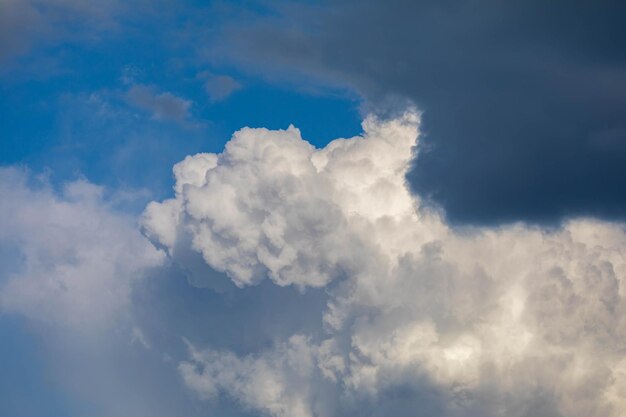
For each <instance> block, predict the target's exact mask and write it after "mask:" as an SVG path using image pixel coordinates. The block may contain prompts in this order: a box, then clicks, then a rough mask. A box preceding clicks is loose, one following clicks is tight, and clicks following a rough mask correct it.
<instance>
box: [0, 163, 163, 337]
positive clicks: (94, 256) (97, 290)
mask: <svg viewBox="0 0 626 417" xmlns="http://www.w3.org/2000/svg"><path fill="white" fill-rule="evenodd" d="M102 193H103V190H102V189H101V188H100V187H97V186H95V185H93V184H91V183H89V182H87V181H82V180H79V181H75V182H71V183H68V184H66V185H65V186H64V188H63V190H62V192H61V193H60V194H58V193H56V192H54V191H53V190H52V189H51V188H50V186H49V185H46V184H45V182H44V183H38V182H37V180H36V179H34V178H31V176H30V175H28V174H27V173H26V172H24V171H22V170H19V169H15V168H2V169H0V194H1V195H2V199H1V201H0V219H1V220H0V248H1V249H2V251H1V256H2V264H3V267H2V277H1V279H0V311H2V312H5V313H6V312H11V313H20V314H22V315H24V316H26V317H29V318H31V319H34V320H35V321H41V322H46V323H49V324H53V325H62V326H71V327H76V326H78V327H81V328H82V327H84V328H86V329H87V330H90V329H91V328H94V327H95V328H97V329H98V330H102V328H107V327H108V326H109V325H110V324H111V323H113V322H114V321H115V320H116V319H118V318H120V317H124V315H125V314H126V312H127V310H128V308H129V305H130V301H131V300H130V298H131V297H130V296H131V290H132V286H133V285H134V283H136V282H137V281H138V280H140V279H141V278H142V277H145V276H146V273H147V272H148V271H150V269H151V268H154V267H157V266H159V265H161V264H162V262H163V260H164V257H163V253H162V252H159V251H157V250H156V249H155V248H154V247H152V246H151V245H150V244H149V243H148V242H147V241H146V240H145V239H144V238H143V236H141V234H140V233H139V232H138V231H137V229H136V227H135V224H134V222H133V219H132V218H131V217H130V216H128V215H124V214H121V213H118V212H116V211H115V210H114V209H113V208H112V207H111V206H110V205H109V204H108V203H107V202H106V201H105V200H104V199H103V196H102Z"/></svg>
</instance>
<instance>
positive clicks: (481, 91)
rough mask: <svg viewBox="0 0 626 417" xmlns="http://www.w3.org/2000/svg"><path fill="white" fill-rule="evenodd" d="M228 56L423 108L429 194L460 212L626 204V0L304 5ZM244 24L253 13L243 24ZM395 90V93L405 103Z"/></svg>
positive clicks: (231, 46) (482, 216)
mask: <svg viewBox="0 0 626 417" xmlns="http://www.w3.org/2000/svg"><path fill="white" fill-rule="evenodd" d="M279 12H280V15H279V17H276V15H275V14H272V15H271V17H267V16H265V17H262V18H257V19H256V20H254V21H253V22H254V24H247V25H246V27H245V28H242V25H237V26H235V25H233V26H230V27H228V28H227V29H226V30H225V39H226V40H227V42H225V43H223V44H222V48H223V49H222V50H220V51H219V52H221V53H222V54H223V53H227V54H229V56H230V58H234V59H236V60H238V61H239V62H240V63H244V64H247V65H248V68H251V69H253V70H258V69H259V68H262V69H263V70H264V71H266V72H267V71H268V70H269V71H270V72H273V73H274V74H276V73H278V74H287V73H293V72H296V73H299V74H303V75H306V76H308V77H311V78H312V79H315V80H317V81H320V80H322V82H329V83H333V85H336V84H337V83H339V84H343V85H345V86H348V87H350V88H355V89H357V90H358V91H359V92H360V93H361V94H362V95H363V96H364V97H365V98H366V99H368V101H369V102H371V103H374V104H373V105H374V106H375V107H377V108H379V109H380V108H381V107H388V104H389V102H390V100H389V97H394V96H395V97H405V98H409V99H411V100H413V101H415V102H416V103H417V104H418V106H419V107H420V108H421V109H422V110H423V111H424V116H423V126H422V128H423V131H424V132H425V139H424V141H423V148H422V152H421V154H420V156H419V158H418V160H417V161H416V163H415V167H414V169H413V170H412V172H411V173H410V174H409V180H410V182H411V184H412V186H413V188H414V190H415V191H416V192H418V193H419V194H421V195H426V196H431V197H432V198H433V200H434V201H436V202H438V203H440V204H441V205H443V207H444V208H445V209H446V211H447V213H448V216H449V218H450V220H451V221H453V222H469V223H493V222H503V221H504V222H506V221H515V220H527V221H540V222H542V221H554V220H558V219H560V218H562V217H564V216H570V215H597V216H601V217H607V218H624V213H626V210H624V209H625V208H626V193H625V192H624V178H626V153H625V152H623V149H624V146H625V145H624V140H625V139H624V137H623V135H622V134H621V133H623V132H624V129H625V126H626V54H625V53H624V52H625V51H626V24H624V23H625V21H626V3H623V2H617V1H596V2H592V1H587V2H583V1H556V2H549V3H546V2H543V1H526V2H498V1H490V0H475V1H469V2H459V1H443V2H441V1H429V0H427V1H402V0H397V1H385V2H376V1H365V2H363V1H360V2H351V1H345V2H340V3H336V2H334V3H332V4H330V5H326V6H321V7H318V6H314V7H311V6H304V5H294V4H291V5H289V6H288V7H283V9H281V10H280V11H279ZM239 23H241V22H239ZM393 101H394V100H391V102H393Z"/></svg>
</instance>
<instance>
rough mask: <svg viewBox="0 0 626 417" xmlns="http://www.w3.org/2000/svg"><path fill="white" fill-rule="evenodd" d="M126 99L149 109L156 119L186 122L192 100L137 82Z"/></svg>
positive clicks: (143, 108)
mask: <svg viewBox="0 0 626 417" xmlns="http://www.w3.org/2000/svg"><path fill="white" fill-rule="evenodd" d="M126 100H127V101H128V103H130V104H131V105H133V106H135V107H137V108H139V109H141V110H144V111H147V112H149V113H151V114H152V117H153V118H155V119H168V120H174V121H176V122H179V123H181V122H185V121H186V120H188V119H189V117H190V115H189V109H190V108H191V105H192V102H191V100H187V99H184V98H181V97H178V96H175V95H174V94H172V93H170V92H163V93H161V92H158V91H157V90H156V88H155V87H154V86H147V85H141V84H136V85H133V86H132V87H131V88H130V90H128V92H127V93H126Z"/></svg>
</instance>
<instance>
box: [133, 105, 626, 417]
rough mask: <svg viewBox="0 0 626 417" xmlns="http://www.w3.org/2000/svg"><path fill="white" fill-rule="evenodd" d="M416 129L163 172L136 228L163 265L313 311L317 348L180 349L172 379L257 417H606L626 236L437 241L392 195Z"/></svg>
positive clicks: (405, 125) (433, 223)
mask: <svg viewBox="0 0 626 417" xmlns="http://www.w3.org/2000/svg"><path fill="white" fill-rule="evenodd" d="M419 119H420V118H419V115H418V114H417V113H416V112H414V111H408V112H406V113H404V114H403V115H401V116H399V117H397V118H395V119H391V120H379V119H377V118H376V117H373V116H371V117H368V118H366V120H365V121H364V122H363V134H362V136H359V137H354V138H350V139H337V140H335V141H333V142H331V143H330V144H328V145H327V146H326V147H324V148H322V149H315V148H314V147H313V146H311V145H310V144H309V143H308V142H306V141H305V140H303V139H302V137H301V135H300V132H299V131H298V129H296V128H294V127H289V128H288V129H287V130H280V131H269V130H267V129H250V128H245V129H242V130H240V131H238V132H237V133H235V134H234V136H233V138H232V139H231V141H230V142H229V143H228V144H227V145H226V147H225V150H224V152H223V153H221V154H198V155H194V156H189V157H187V158H186V159H185V160H184V161H182V162H180V163H179V164H177V165H176V166H175V167H174V176H175V180H176V184H175V187H174V189H175V197H174V198H172V199H169V200H165V201H163V202H152V203H150V204H149V205H148V206H147V208H146V210H145V212H144V214H143V219H142V223H143V227H144V230H145V232H146V234H147V235H148V236H149V237H150V238H151V239H152V240H153V241H154V242H155V243H156V244H158V245H159V246H161V247H164V248H165V249H166V250H167V251H168V253H169V254H170V256H171V257H172V258H174V259H175V260H176V261H177V262H179V263H183V264H184V262H185V259H186V257H185V254H188V253H198V254H201V255H202V257H203V259H204V261H205V262H206V263H207V264H208V265H209V266H210V267H211V268H214V269H216V270H217V271H222V272H225V273H226V274H227V275H228V276H229V277H230V279H231V280H232V281H233V282H234V283H235V284H236V285H237V286H239V287H244V286H248V285H255V284H257V283H259V282H260V281H262V280H264V279H266V278H267V279H269V280H271V281H272V282H273V283H275V284H276V285H279V286H289V285H293V286H296V287H297V288H299V289H301V290H302V291H304V292H305V296H306V289H307V288H310V287H316V288H324V289H325V291H326V293H327V296H328V300H327V304H326V307H325V308H324V309H323V311H319V315H320V321H321V322H323V325H324V328H325V331H324V333H323V334H302V333H296V334H294V335H293V336H292V337H291V338H289V339H287V340H276V341H275V343H274V346H273V347H268V348H266V349H261V350H260V351H256V352H247V353H246V352H235V351H228V350H223V349H215V348H213V347H211V346H208V347H204V348H203V347H198V346H196V345H194V344H192V343H189V355H190V356H189V358H188V359H187V360H184V361H182V362H181V363H180V365H179V371H180V373H181V375H182V377H183V380H184V382H185V383H186V384H187V385H188V386H189V387H190V388H191V389H192V390H194V391H195V392H197V393H198V394H199V395H200V396H201V397H203V398H215V397H218V396H221V395H225V396H227V397H229V398H231V399H233V400H235V401H236V402H238V403H239V404H241V405H242V406H243V407H244V408H246V409H251V410H255V411H257V412H260V413H263V414H265V415H271V416H297V417H309V416H333V415H361V416H363V415H371V416H374V415H408V414H410V415H415V414H416V413H417V414H418V415H424V416H430V415H445V416H498V415H507V416H528V417H530V416H537V415H542V416H548V415H555V416H558V415H563V416H581V417H583V416H585V417H587V416H613V417H617V416H620V415H622V414H623V412H624V411H625V410H626V400H624V398H626V397H625V396H624V393H625V392H626V379H625V377H626V371H625V370H626V362H625V361H624V359H623V349H624V346H626V319H625V318H624V317H626V314H625V313H626V302H625V301H624V297H625V294H624V289H623V288H624V280H625V277H626V258H625V255H626V231H625V228H624V225H623V224H617V223H607V222H602V221H597V220H591V219H571V220H570V221H568V222H566V223H564V224H563V225H562V226H560V227H558V228H555V229H550V230H548V229H542V228H539V227H530V226H526V225H524V224H515V225H510V226H505V227H499V228H487V227H485V228H466V229H460V230H459V229H454V228H452V227H450V226H449V225H448V224H447V223H446V221H445V220H444V219H443V217H442V216H441V214H440V213H439V212H437V211H432V210H430V209H427V208H425V207H424V205H423V204H422V202H421V200H420V199H419V197H415V196H412V195H411V193H410V191H409V189H408V186H407V183H406V179H405V175H406V173H407V171H408V170H409V169H410V165H411V160H412V158H413V157H414V153H415V149H416V148H415V145H416V144H417V143H416V141H417V138H418V129H419ZM294 314H297V312H294Z"/></svg>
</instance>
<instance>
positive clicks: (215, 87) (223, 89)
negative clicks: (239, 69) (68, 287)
mask: <svg viewBox="0 0 626 417" xmlns="http://www.w3.org/2000/svg"><path fill="white" fill-rule="evenodd" d="M201 78H204V79H205V81H204V89H205V90H206V92H207V94H208V95H209V98H210V99H211V101H221V100H224V99H226V98H228V97H229V96H230V95H231V94H233V93H234V92H235V91H237V90H240V89H241V88H242V87H243V86H242V85H241V83H239V82H238V81H237V80H235V79H234V78H233V77H231V76H228V75H212V74H207V73H204V74H201Z"/></svg>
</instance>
